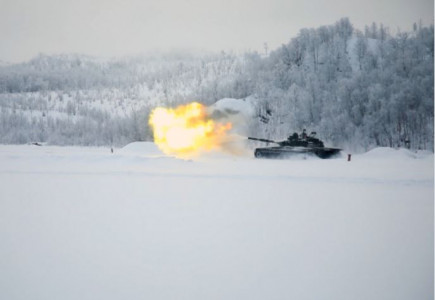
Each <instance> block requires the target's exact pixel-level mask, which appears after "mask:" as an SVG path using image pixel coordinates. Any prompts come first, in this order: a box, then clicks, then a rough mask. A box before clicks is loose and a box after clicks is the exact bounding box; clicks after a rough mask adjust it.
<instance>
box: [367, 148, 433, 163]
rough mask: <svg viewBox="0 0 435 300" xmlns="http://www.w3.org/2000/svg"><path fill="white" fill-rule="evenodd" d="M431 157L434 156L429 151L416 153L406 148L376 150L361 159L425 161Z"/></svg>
mask: <svg viewBox="0 0 435 300" xmlns="http://www.w3.org/2000/svg"><path fill="white" fill-rule="evenodd" d="M430 156H433V153H431V152H429V151H417V152H416V151H410V150H408V149H404V148H399V149H394V148H389V147H379V148H375V149H372V150H370V151H368V152H366V153H364V154H362V155H361V157H364V158H368V159H389V160H397V159H402V160H404V159H425V158H428V157H430Z"/></svg>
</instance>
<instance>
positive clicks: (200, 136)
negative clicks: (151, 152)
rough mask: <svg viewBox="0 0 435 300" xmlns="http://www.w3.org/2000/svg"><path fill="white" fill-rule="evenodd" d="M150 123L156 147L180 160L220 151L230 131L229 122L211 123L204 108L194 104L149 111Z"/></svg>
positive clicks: (212, 121)
mask: <svg viewBox="0 0 435 300" xmlns="http://www.w3.org/2000/svg"><path fill="white" fill-rule="evenodd" d="M149 124H150V125H151V127H152V129H153V133H154V142H155V143H156V144H157V146H158V147H159V148H160V149H161V150H162V151H163V152H165V153H166V154H170V155H176V156H180V157H189V156H194V155H196V154H198V153H200V152H201V151H210V150H214V149H219V148H220V147H221V145H222V143H224V141H225V138H226V134H227V131H228V130H229V129H231V123H226V124H221V123H216V122H215V121H214V120H212V119H211V118H210V117H209V116H208V114H207V110H206V107H205V106H204V105H202V104H200V103H197V102H193V103H190V104H187V105H182V106H178V107H177V108H175V109H172V108H163V107H157V108H155V109H154V110H153V111H152V112H151V115H150V119H149Z"/></svg>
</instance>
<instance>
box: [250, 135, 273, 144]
mask: <svg viewBox="0 0 435 300" xmlns="http://www.w3.org/2000/svg"><path fill="white" fill-rule="evenodd" d="M248 140H253V141H260V142H264V143H275V144H279V143H278V142H275V141H272V140H267V139H259V138H255V137H250V136H248Z"/></svg>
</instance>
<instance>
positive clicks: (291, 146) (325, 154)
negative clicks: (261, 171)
mask: <svg viewBox="0 0 435 300" xmlns="http://www.w3.org/2000/svg"><path fill="white" fill-rule="evenodd" d="M248 139H249V140H254V141H260V142H264V143H273V144H277V145H278V146H275V147H266V148H256V149H255V152H254V154H255V157H257V158H263V157H264V158H288V157H291V156H293V155H295V154H314V155H316V156H318V157H320V158H331V157H333V156H335V155H337V154H338V153H340V151H341V149H338V148H326V147H325V146H324V144H323V142H322V141H321V140H320V139H318V138H316V132H314V131H313V132H311V133H310V135H307V134H306V131H305V129H304V130H303V131H302V133H301V134H300V135H299V134H298V133H297V132H295V133H293V134H292V135H290V136H289V137H288V138H287V140H284V141H273V140H268V139H262V138H255V137H248Z"/></svg>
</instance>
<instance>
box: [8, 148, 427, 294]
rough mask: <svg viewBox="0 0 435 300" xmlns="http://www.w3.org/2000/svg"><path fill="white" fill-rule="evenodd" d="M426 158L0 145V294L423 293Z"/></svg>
mask: <svg viewBox="0 0 435 300" xmlns="http://www.w3.org/2000/svg"><path fill="white" fill-rule="evenodd" d="M433 163H434V162H433V154H425V153H419V154H413V153H411V152H407V151H405V150H392V149H375V150H373V151H371V152H369V153H366V154H363V155H354V156H353V157H352V161H351V162H347V161H346V160H345V159H344V158H341V159H334V160H318V159H307V160H289V161H283V160H256V159H254V158H252V157H245V158H241V157H231V156H225V155H211V156H208V157H205V158H201V159H198V160H193V161H183V160H178V159H175V158H170V157H165V156H164V155H162V154H161V153H160V152H159V151H157V150H156V149H155V147H154V145H153V144H149V143H143V144H133V145H130V146H127V147H126V148H125V149H115V153H114V154H111V153H110V151H109V149H107V148H105V149H103V148H100V149H98V148H79V147H69V148H68V147H48V146H47V147H45V146H44V147H37V146H0V270H1V271H0V298H1V299H395V300H397V299H433V296H434V292H433V282H434V277H433V272H434V269H433V268H434V267H433V265H434V260H433V250H434V215H433V214H434V202H433V196H434V184H433V180H434V177H433V171H434V169H433Z"/></svg>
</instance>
